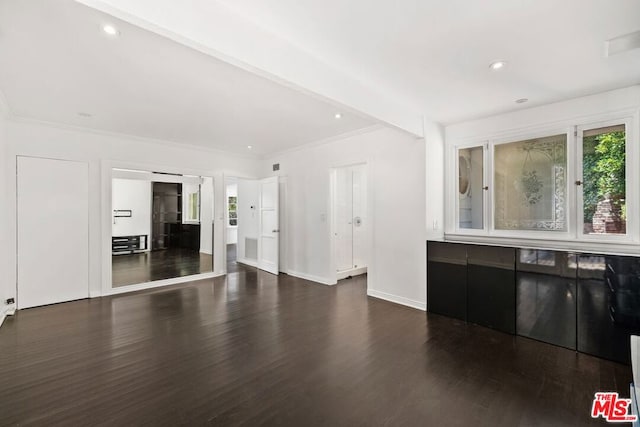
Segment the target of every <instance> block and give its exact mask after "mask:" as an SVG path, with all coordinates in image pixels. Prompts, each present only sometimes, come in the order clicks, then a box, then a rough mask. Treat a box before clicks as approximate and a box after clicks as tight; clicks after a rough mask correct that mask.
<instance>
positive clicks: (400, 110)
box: [76, 0, 424, 137]
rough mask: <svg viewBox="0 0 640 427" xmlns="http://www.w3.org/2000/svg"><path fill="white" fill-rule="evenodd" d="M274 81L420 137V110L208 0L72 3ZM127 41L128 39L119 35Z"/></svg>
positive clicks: (122, 0) (88, 1)
mask: <svg viewBox="0 0 640 427" xmlns="http://www.w3.org/2000/svg"><path fill="white" fill-rule="evenodd" d="M76 1H78V2H79V3H82V4H84V5H87V6H89V7H92V8H94V9H97V10H99V11H101V12H104V13H107V14H109V15H111V16H114V17H115V18H118V19H121V20H123V21H126V22H129V23H131V24H133V25H136V26H138V27H141V28H144V29H146V30H149V31H152V32H155V33H157V34H160V35H162V36H164V37H167V38H169V39H172V40H174V41H176V42H178V43H181V44H184V45H186V46H189V47H191V48H194V49H196V50H199V51H201V52H203V53H206V54H208V55H211V56H213V57H216V58H218V59H220V60H223V61H225V62H228V63H230V64H233V65H235V66H238V67H240V68H242V69H245V70H247V71H250V72H252V73H254V74H257V75H260V76H262V77H265V78H268V79H270V80H272V81H275V82H277V83H280V84H283V85H285V86H288V87H292V88H294V89H297V90H299V91H302V92H304V93H307V94H308V95H311V96H314V97H316V98H319V99H323V100H324V101H327V102H330V103H333V104H335V105H336V108H342V109H345V108H346V109H347V110H350V111H352V112H356V113H360V114H363V115H365V116H369V117H370V118H372V119H375V120H376V121H378V122H381V123H384V124H387V125H391V126H393V127H396V128H398V129H401V130H404V131H406V132H409V133H411V134H413V135H415V136H418V137H423V136H424V135H423V134H424V132H423V118H422V115H421V114H420V112H418V111H414V109H412V108H410V107H408V106H407V105H405V104H403V103H402V102H399V101H398V100H396V99H394V97H392V96H390V95H388V94H385V93H382V92H381V91H380V90H379V89H378V88H375V87H369V86H367V85H366V84H364V83H363V82H362V81H360V80H358V79H357V78H355V77H353V76H350V75H348V74H347V73H345V72H344V71H342V70H338V69H336V68H335V67H332V66H331V65H330V64H327V63H325V62H323V61H321V60H320V59H318V58H317V57H315V56H314V55H312V54H311V53H310V52H307V51H305V50H304V49H303V48H301V47H299V46H296V45H294V44H292V43H291V42H289V41H287V40H284V39H282V38H280V37H278V36H276V35H275V34H273V33H271V32H269V31H267V30H266V29H264V28H261V27H260V26H258V25H257V24H255V23H253V22H251V21H249V20H248V19H246V18H245V17H243V16H241V15H239V14H237V13H235V12H233V11H231V10H230V9H229V8H227V7H226V6H225V5H223V4H222V3H219V2H217V1H212V0H188V1H180V2H176V1H173V0H76ZM123 36H125V37H126V35H123Z"/></svg>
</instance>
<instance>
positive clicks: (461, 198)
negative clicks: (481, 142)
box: [458, 146, 484, 229]
mask: <svg viewBox="0 0 640 427" xmlns="http://www.w3.org/2000/svg"><path fill="white" fill-rule="evenodd" d="M483 154H484V149H483V147H482V146H480V147H471V148H464V149H460V150H458V227H459V228H471V229H482V228H484V223H483V222H484V221H483V211H484V195H483V194H482V193H483V192H484V191H483V185H484V184H483V174H484V165H483Z"/></svg>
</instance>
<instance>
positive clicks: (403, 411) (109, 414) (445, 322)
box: [0, 265, 631, 426]
mask: <svg viewBox="0 0 640 427" xmlns="http://www.w3.org/2000/svg"><path fill="white" fill-rule="evenodd" d="M365 281H366V276H360V277H356V278H354V279H351V280H345V281H341V282H340V283H339V284H338V285H337V286H333V287H331V286H324V285H319V284H314V283H312V282H308V281H305V280H301V279H297V278H293V277H289V276H286V275H281V276H278V277H276V276H273V275H270V274H268V273H263V272H258V271H257V270H255V269H253V268H248V267H244V266H241V265H237V272H235V273H232V274H229V275H228V276H227V277H220V278H216V279H209V280H203V281H199V282H190V283H187V284H182V285H176V286H172V287H166V288H159V289H153V290H148V291H141V292H137V293H131V294H124V295H116V296H112V297H105V298H100V299H93V300H82V301H74V302H70V303H65V304H56V305H52V306H46V307H39V308H34V309H28V310H22V311H19V312H18V313H17V315H16V316H15V317H14V318H9V319H7V321H6V322H5V324H4V325H3V327H2V328H0V378H2V381H1V384H2V385H1V386H0V414H1V417H0V424H2V425H47V426H51V425H105V426H113V425H154V426H158V425H160V426H162V425H172V426H174V425H216V426H220V425H225V426H226V425H238V426H244V425H248V426H252V425H318V426H324V425H327V426H329V425H331V426H336V425H338V426H342V425H344V426H354V425H355V426H358V425H363V426H365V425H366V426H369V425H382V426H385V425H389V426H397V425H407V426H414V425H438V426H449V425H451V426H458V425H460V426H463V425H480V426H483V425H484V426H500V425H505V426H513V425H522V426H534V425H567V426H569V425H571V426H574V425H592V424H600V422H599V421H598V420H592V419H591V418H590V416H589V410H590V407H591V400H592V399H593V393H594V392H595V391H599V390H613V391H618V392H619V393H621V395H623V396H627V395H628V383H629V382H630V381H631V372H630V368H629V367H628V366H624V365H620V364H616V363H614V362H609V361H606V360H601V359H597V358H594V357H592V356H588V355H585V354H580V353H576V352H574V351H572V350H568V349H565V348H560V347H555V346H552V345H549V344H544V343H541V342H537V341H533V340H530V339H527V338H522V337H516V336H512V335H507V334H503V333H500V332H496V331H493V330H490V329H486V328H483V327H480V326H476V325H471V324H466V323H465V322H462V321H458V320H454V319H450V318H446V317H441V316H438V315H431V314H427V315H426V316H425V313H423V312H420V311H418V310H414V309H410V308H407V307H403V306H399V305H395V304H392V303H389V302H386V301H382V300H378V299H374V298H369V297H367V296H366V282H365Z"/></svg>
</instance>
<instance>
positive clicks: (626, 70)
mask: <svg viewBox="0 0 640 427" xmlns="http://www.w3.org/2000/svg"><path fill="white" fill-rule="evenodd" d="M223 2H224V3H225V4H226V5H227V7H229V8H232V9H233V10H235V11H236V12H238V13H239V14H241V15H243V16H245V17H247V18H249V19H251V20H252V21H253V22H255V23H257V24H258V25H260V26H261V27H263V28H267V29H269V30H271V31H273V32H274V33H277V34H278V35H279V36H280V37H283V38H285V39H287V40H290V41H292V42H294V43H295V44H297V45H298V46H301V47H303V48H304V49H306V50H308V51H310V52H313V53H314V54H315V55H317V56H318V57H319V58H322V59H323V60H324V61H326V62H328V63H331V64H332V65H334V66H336V67H338V68H340V69H342V70H344V71H345V72H347V73H350V74H351V75H356V76H358V77H359V78H360V79H361V80H362V81H366V82H368V83H369V84H370V85H371V86H372V87H377V88H384V89H385V90H386V91H387V93H392V94H394V96H396V97H398V98H399V99H402V100H404V101H406V102H408V103H410V105H413V106H414V108H415V109H416V110H418V111H421V112H422V113H424V114H425V115H426V116H427V117H429V118H431V119H433V120H437V121H440V122H444V123H452V122H458V121H462V120H466V119H470V118H477V117H481V116H486V115H490V114H493V113H497V112H503V111H510V110H514V109H516V108H527V107H529V106H533V105H539V104H544V103H549V102H553V101H559V100H563V99H568V98H573V97H577V96H581V95H586V94H592V93H596V92H600V91H604V90H608V89H613V88H619V87H625V86H630V85H633V84H638V83H640V49H636V50H635V51H631V52H627V53H623V54H619V55H616V56H612V57H609V58H605V57H604V41H605V40H607V39H610V38H613V37H617V36H620V35H623V34H627V33H631V32H634V31H639V30H640V1H637V0H615V1H611V0H560V1H559V0H487V1H477V0H446V1H443V0H396V1H382V0H380V1H371V0H349V1H344V0H322V1H319V0H271V1H264V0H223ZM495 60H506V61H508V67H507V68H505V69H504V70H501V71H500V72H491V71H490V70H489V64H490V63H491V62H493V61H495ZM518 98H528V99H529V100H530V101H529V102H528V103H527V104H522V105H515V104H514V101H515V100H516V99H518Z"/></svg>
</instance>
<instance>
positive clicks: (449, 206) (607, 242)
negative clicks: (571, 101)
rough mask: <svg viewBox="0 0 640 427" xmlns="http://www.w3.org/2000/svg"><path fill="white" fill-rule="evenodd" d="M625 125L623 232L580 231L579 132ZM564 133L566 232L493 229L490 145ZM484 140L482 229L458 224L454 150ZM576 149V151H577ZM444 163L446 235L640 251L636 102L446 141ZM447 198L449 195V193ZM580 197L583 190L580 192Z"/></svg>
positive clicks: (544, 245) (639, 140) (532, 244)
mask: <svg viewBox="0 0 640 427" xmlns="http://www.w3.org/2000/svg"><path fill="white" fill-rule="evenodd" d="M615 124H624V125H625V131H626V150H627V154H626V162H627V164H626V179H627V186H626V191H627V203H626V204H627V212H628V216H627V234H626V235H604V234H602V235H584V234H583V233H582V231H583V224H582V221H583V215H582V209H583V201H582V199H580V200H578V193H579V192H580V193H581V190H580V191H579V190H578V189H577V186H576V185H575V181H576V180H578V179H579V180H582V169H581V167H582V133H581V132H582V131H585V130H588V129H595V128H599V127H605V126H607V125H615ZM561 133H563V134H564V133H566V134H567V232H566V233H564V232H553V231H551V232H545V231H541V230H540V231H536V230H496V229H495V226H494V203H495V201H494V194H493V193H494V192H493V181H494V174H495V171H494V167H493V166H494V165H493V156H494V148H495V146H496V145H499V144H501V143H509V142H517V141H524V140H528V139H534V138H540V137H544V136H551V135H558V134H561ZM484 144H486V147H487V148H486V151H485V157H484V159H485V163H484V176H485V185H486V186H488V187H489V189H488V191H485V200H484V201H483V202H484V211H483V214H484V225H485V228H484V229H483V230H474V229H461V228H460V227H459V218H458V215H459V211H458V201H457V200H456V199H457V197H458V173H459V171H458V164H457V163H458V149H463V148H471V147H477V146H480V145H484ZM578 150H580V151H578ZM445 155H446V163H445V217H444V218H445V239H446V240H449V241H458V242H477V243H485V244H497V245H518V246H521V247H529V248H538V249H540V248H542V249H552V250H554V249H562V250H578V251H597V252H598V253H615V254H638V253H640V215H639V213H640V110H639V109H638V108H637V107H632V108H628V109H619V110H612V111H609V112H604V113H602V114H597V115H589V116H582V117H576V118H573V119H567V120H562V121H558V122H556V123H555V124H550V125H547V126H545V125H536V126H529V127H526V128H525V127H523V128H520V129H513V130H510V131H505V132H496V133H493V134H485V135H479V136H478V137H473V138H465V139H462V140H457V141H452V142H451V143H448V144H447V147H446V150H445ZM454 196H455V198H454V199H452V197H454ZM580 197H582V195H581V194H580Z"/></svg>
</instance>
